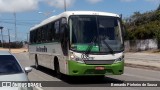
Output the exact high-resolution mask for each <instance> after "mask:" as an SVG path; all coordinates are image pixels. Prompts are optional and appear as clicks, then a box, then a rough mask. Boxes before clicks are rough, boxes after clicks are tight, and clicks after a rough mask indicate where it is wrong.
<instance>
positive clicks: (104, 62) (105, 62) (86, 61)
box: [84, 60, 115, 65]
mask: <svg viewBox="0 0 160 90" xmlns="http://www.w3.org/2000/svg"><path fill="white" fill-rule="evenodd" d="M114 61H115V60H84V62H85V63H86V64H92V65H105V64H113V63H114Z"/></svg>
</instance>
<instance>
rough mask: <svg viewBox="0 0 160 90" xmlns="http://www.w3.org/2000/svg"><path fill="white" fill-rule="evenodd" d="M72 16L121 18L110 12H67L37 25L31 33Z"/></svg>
mask: <svg viewBox="0 0 160 90" xmlns="http://www.w3.org/2000/svg"><path fill="white" fill-rule="evenodd" d="M70 15H100V16H113V17H119V15H118V14H114V13H109V12H97V11H66V12H63V13H61V14H59V15H56V16H51V17H50V18H47V19H45V20H44V21H42V22H41V23H40V24H37V25H35V26H34V27H32V28H31V29H30V31H32V30H34V29H37V28H39V27H41V26H43V25H46V24H48V23H50V22H52V21H54V20H57V19H59V18H61V17H69V16H70Z"/></svg>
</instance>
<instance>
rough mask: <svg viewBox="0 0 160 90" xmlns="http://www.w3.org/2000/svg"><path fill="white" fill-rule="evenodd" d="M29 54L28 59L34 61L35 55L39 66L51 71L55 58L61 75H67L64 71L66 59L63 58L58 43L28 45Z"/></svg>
mask: <svg viewBox="0 0 160 90" xmlns="http://www.w3.org/2000/svg"><path fill="white" fill-rule="evenodd" d="M38 49H39V50H38ZM45 49H47V50H45ZM29 52H30V53H29V57H30V59H31V60H32V61H35V55H37V59H38V64H39V65H42V66H45V67H47V68H50V69H53V70H54V57H57V58H58V61H59V65H60V71H61V73H63V74H67V70H66V69H67V66H66V63H67V61H66V59H67V58H66V57H65V56H63V53H62V50H61V44H60V43H58V42H53V43H45V44H34V45H30V46H29Z"/></svg>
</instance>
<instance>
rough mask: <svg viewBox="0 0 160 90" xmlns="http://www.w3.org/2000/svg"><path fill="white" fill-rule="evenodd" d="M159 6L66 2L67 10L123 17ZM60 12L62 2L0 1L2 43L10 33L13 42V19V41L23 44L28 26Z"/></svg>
mask: <svg viewBox="0 0 160 90" xmlns="http://www.w3.org/2000/svg"><path fill="white" fill-rule="evenodd" d="M159 4H160V0H66V6H67V11H75V10H85V11H86V10H87V11H103V12H111V13H116V14H122V15H123V18H126V17H129V16H131V15H132V14H133V13H134V12H137V11H139V12H140V13H144V12H147V11H151V10H155V9H157V7H158V6H159ZM62 12H64V0H0V26H3V27H4V29H3V36H4V40H5V41H7V40H8V30H9V31H10V36H11V41H15V16H16V24H17V26H16V31H17V38H16V40H18V41H25V40H27V35H28V34H27V33H29V29H30V28H31V27H33V26H34V25H35V24H38V23H40V22H41V21H43V20H44V19H46V18H48V17H50V16H53V15H57V14H60V13H62ZM1 36H2V35H1V34H0V39H1ZM7 42H8V41H7Z"/></svg>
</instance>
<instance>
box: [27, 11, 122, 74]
mask: <svg viewBox="0 0 160 90" xmlns="http://www.w3.org/2000/svg"><path fill="white" fill-rule="evenodd" d="M123 37H124V29H123V25H122V20H121V17H120V15H118V14H114V13H108V12H97V11H66V12H63V13H61V14H59V15H56V16H52V17H50V18H48V19H46V20H44V21H42V22H41V23H40V24H38V25H35V26H34V27H32V28H31V29H30V44H29V57H30V60H33V61H34V62H35V68H38V67H39V65H41V66H44V67H46V68H49V69H53V70H54V71H55V72H56V75H57V76H58V77H60V76H61V75H62V74H65V75H68V76H105V75H121V74H123V72H124V39H123Z"/></svg>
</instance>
